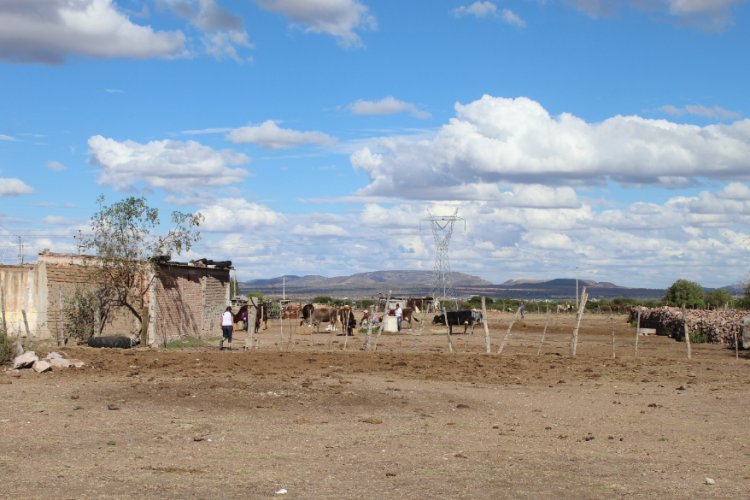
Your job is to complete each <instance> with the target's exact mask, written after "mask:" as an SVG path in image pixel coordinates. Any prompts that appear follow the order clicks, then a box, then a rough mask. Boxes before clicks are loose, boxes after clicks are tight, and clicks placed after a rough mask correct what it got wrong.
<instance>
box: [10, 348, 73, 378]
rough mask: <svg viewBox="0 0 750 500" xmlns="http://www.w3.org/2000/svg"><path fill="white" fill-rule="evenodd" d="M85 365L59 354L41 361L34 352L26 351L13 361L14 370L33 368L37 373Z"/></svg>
mask: <svg viewBox="0 0 750 500" xmlns="http://www.w3.org/2000/svg"><path fill="white" fill-rule="evenodd" d="M83 366H84V363H83V361H81V360H79V359H67V358H65V356H63V355H62V354H60V353H59V352H51V353H49V354H47V356H45V357H44V359H40V358H39V356H37V354H36V353H35V352H34V351H26V352H24V353H23V354H20V355H18V356H16V357H15V358H14V359H13V370H14V371H17V370H19V369H22V368H31V369H33V370H34V371H35V372H37V373H44V372H47V371H51V370H58V369H64V368H70V367H75V368H83Z"/></svg>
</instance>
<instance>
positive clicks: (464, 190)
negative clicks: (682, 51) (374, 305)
mask: <svg viewBox="0 0 750 500" xmlns="http://www.w3.org/2000/svg"><path fill="white" fill-rule="evenodd" d="M350 161H351V163H352V165H353V166H354V167H355V168H357V169H359V170H362V171H363V172H365V173H366V174H367V175H368V176H369V177H370V183H369V185H368V186H366V187H365V188H364V189H362V190H361V191H360V193H359V194H360V195H365V196H395V197H403V198H418V199H468V198H469V197H471V196H477V197H480V198H479V199H495V198H497V197H498V196H500V190H499V186H500V185H502V184H503V183H508V184H545V185H568V186H583V185H589V186H596V185H601V184H603V183H605V182H607V181H608V180H611V181H615V182H619V183H621V184H623V185H630V184H638V185H639V184H654V185H656V184H667V185H671V184H674V182H679V183H681V184H684V183H685V182H695V181H696V180H697V179H701V178H707V179H715V180H726V179H734V180H737V181H741V180H745V179H750V120H743V121H738V122H735V123H733V124H731V125H709V126H706V127H699V126H695V125H685V124H679V123H674V122H670V121H666V120H649V119H645V118H641V117H639V116H615V117H612V118H609V119H607V120H604V121H603V122H600V123H587V122H586V121H584V120H583V119H581V118H578V117H576V116H574V115H572V114H570V113H563V114H561V115H559V116H551V115H550V114H549V113H548V112H547V111H546V110H545V109H544V108H543V107H542V106H541V105H540V104H539V103H537V102H535V101H532V100H531V99H528V98H524V97H520V98H517V99H505V98H496V97H492V96H484V97H482V98H481V99H479V100H477V101H474V102H471V103H469V104H465V105H464V104H456V116H455V117H454V118H452V119H451V120H450V121H449V122H448V123H447V124H445V125H443V127H441V129H440V130H439V131H438V132H437V133H436V134H435V136H434V137H432V138H430V139H423V138H418V139H413V138H409V137H396V138H388V137H385V138H381V139H380V140H378V141H377V145H376V146H372V147H366V148H362V149H360V150H359V151H357V152H355V153H353V154H352V155H351V157H350ZM417 186H419V189H415V187H417Z"/></svg>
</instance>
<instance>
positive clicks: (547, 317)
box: [536, 309, 550, 356]
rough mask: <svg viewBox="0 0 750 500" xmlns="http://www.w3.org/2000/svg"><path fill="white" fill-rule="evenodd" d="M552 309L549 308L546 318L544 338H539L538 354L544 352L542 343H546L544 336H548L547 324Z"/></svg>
mask: <svg viewBox="0 0 750 500" xmlns="http://www.w3.org/2000/svg"><path fill="white" fill-rule="evenodd" d="M549 318H550V310H549V309H547V314H546V319H545V320H544V330H543V331H542V338H541V340H539V349H537V350H536V355H537V356H539V354H541V353H542V345H544V337H546V336H547V326H548V325H549Z"/></svg>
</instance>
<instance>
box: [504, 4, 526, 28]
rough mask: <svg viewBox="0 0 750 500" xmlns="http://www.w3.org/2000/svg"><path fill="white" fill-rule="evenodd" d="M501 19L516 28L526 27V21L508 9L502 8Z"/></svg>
mask: <svg viewBox="0 0 750 500" xmlns="http://www.w3.org/2000/svg"><path fill="white" fill-rule="evenodd" d="M503 20H504V21H505V22H506V23H508V24H512V25H513V26H515V27H516V28H525V27H526V21H524V20H523V19H521V18H520V17H519V16H518V14H516V13H515V12H513V11H512V10H510V9H503Z"/></svg>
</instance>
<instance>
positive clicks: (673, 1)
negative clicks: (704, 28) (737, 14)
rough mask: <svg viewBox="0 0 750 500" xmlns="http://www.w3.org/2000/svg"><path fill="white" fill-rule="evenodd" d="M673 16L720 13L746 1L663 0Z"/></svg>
mask: <svg viewBox="0 0 750 500" xmlns="http://www.w3.org/2000/svg"><path fill="white" fill-rule="evenodd" d="M663 1H664V3H666V4H667V6H668V8H669V12H670V13H672V14H674V15H678V16H681V15H688V14H699V13H704V12H709V13H710V12H720V11H725V10H726V9H729V8H730V7H732V6H733V5H739V4H741V3H745V2H747V0H663Z"/></svg>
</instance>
